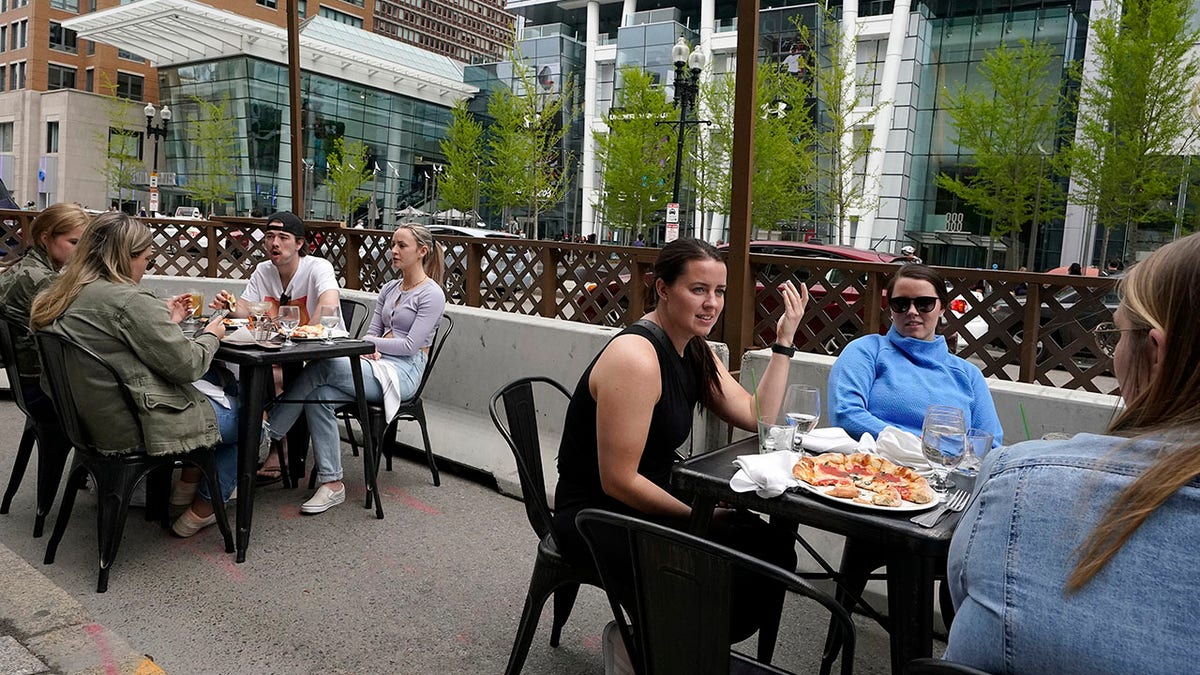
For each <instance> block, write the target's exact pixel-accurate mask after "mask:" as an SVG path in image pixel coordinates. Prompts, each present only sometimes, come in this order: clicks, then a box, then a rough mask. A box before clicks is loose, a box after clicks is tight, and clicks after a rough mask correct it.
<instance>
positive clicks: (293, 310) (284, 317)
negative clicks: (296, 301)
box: [279, 305, 300, 347]
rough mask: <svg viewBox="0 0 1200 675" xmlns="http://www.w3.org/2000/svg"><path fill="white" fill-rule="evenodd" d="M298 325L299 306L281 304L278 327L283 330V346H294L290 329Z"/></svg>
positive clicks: (294, 328) (292, 329)
mask: <svg viewBox="0 0 1200 675" xmlns="http://www.w3.org/2000/svg"><path fill="white" fill-rule="evenodd" d="M299 325H300V308H299V307H296V306H295V305H282V306H280V308H279V329H280V330H281V331H283V335H284V340H283V346H284V347H291V346H294V345H295V344H296V343H295V342H292V331H294V330H296V327H297V326H299Z"/></svg>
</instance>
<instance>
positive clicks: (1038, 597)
mask: <svg viewBox="0 0 1200 675" xmlns="http://www.w3.org/2000/svg"><path fill="white" fill-rule="evenodd" d="M1118 289H1119V291H1120V295H1121V302H1120V305H1119V306H1118V308H1117V311H1116V313H1115V314H1114V322H1115V325H1114V324H1101V325H1100V326H1097V328H1096V330H1095V331H1094V333H1095V335H1096V339H1097V341H1098V344H1099V346H1100V347H1101V349H1103V350H1104V351H1105V352H1107V353H1109V354H1111V355H1112V359H1113V372H1114V373H1115V374H1116V377H1117V382H1118V383H1120V386H1121V395H1122V397H1123V398H1124V400H1125V406H1124V408H1123V409H1121V410H1119V412H1118V413H1117V415H1116V417H1115V418H1114V419H1113V421H1112V423H1111V424H1109V428H1108V431H1107V432H1106V433H1104V434H1079V435H1076V436H1075V437H1074V438H1072V439H1070V440H1062V441H1030V442H1026V443H1020V444H1017V445H1013V446H1010V447H1007V448H998V449H996V450H993V451H992V452H990V453H988V456H987V457H986V458H984V461H983V465H982V467H981V468H980V471H979V481H978V483H977V484H976V486H975V496H974V500H973V502H972V504H971V506H970V508H969V509H968V510H967V511H966V513H965V514H964V515H963V518H962V521H961V522H960V523H959V525H958V529H957V530H956V531H955V534H954V539H953V541H952V542H951V546H950V557H949V569H948V572H949V573H948V578H949V582H950V592H951V594H952V596H953V598H954V604H955V605H956V607H957V609H958V613H957V616H956V617H955V619H954V624H953V626H952V628H951V631H950V639H949V648H948V649H947V650H946V658H947V659H950V660H953V661H960V662H964V663H968V664H970V665H973V666H975V667H977V668H982V669H983V670H986V671H988V672H991V673H1033V672H1039V673H1056V674H1057V675H1073V674H1075V673H1079V674H1083V673H1088V674H1093V673H1139V674H1142V675H1149V674H1151V673H1187V672H1196V657H1197V654H1200V650H1198V649H1197V646H1196V624H1197V622H1198V621H1200V609H1197V608H1200V586H1198V585H1197V583H1196V581H1197V575H1196V552H1197V551H1200V318H1197V314H1196V307H1198V306H1200V235H1191V236H1189V237H1185V238H1183V239H1180V240H1178V241H1176V242H1174V243H1171V244H1168V245H1166V246H1164V247H1162V248H1160V249H1158V250H1157V251H1155V252H1154V253H1153V254H1152V255H1151V256H1150V257H1149V258H1147V259H1146V260H1144V261H1143V262H1141V263H1139V264H1138V265H1136V266H1134V267H1133V269H1132V270H1131V271H1130V272H1129V274H1128V275H1127V276H1126V277H1125V278H1124V279H1122V280H1121V282H1120V286H1118Z"/></svg>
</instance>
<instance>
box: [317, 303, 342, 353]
mask: <svg viewBox="0 0 1200 675" xmlns="http://www.w3.org/2000/svg"><path fill="white" fill-rule="evenodd" d="M317 318H318V319H320V321H321V325H322V326H324V327H325V339H324V340H321V344H323V345H331V344H333V329H334V328H337V326H338V324H339V323H341V322H342V308H341V307H340V306H338V305H322V306H320V307H318V308H317Z"/></svg>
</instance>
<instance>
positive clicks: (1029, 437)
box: [1017, 403, 1033, 441]
mask: <svg viewBox="0 0 1200 675" xmlns="http://www.w3.org/2000/svg"><path fill="white" fill-rule="evenodd" d="M1017 405H1019V406H1020V407H1021V424H1024V425H1025V440H1027V441H1028V440H1029V439H1031V438H1033V434H1031V433H1029V420H1028V419H1026V418H1025V404H1024V403H1018V404H1017Z"/></svg>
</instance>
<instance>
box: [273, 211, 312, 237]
mask: <svg viewBox="0 0 1200 675" xmlns="http://www.w3.org/2000/svg"><path fill="white" fill-rule="evenodd" d="M264 229H266V230H267V231H270V230H282V231H284V232H287V233H288V234H290V235H292V236H294V237H296V238H298V239H303V238H305V230H304V221H303V220H300V216H297V215H296V214H294V213H292V212H291V211H278V212H276V213H272V214H271V215H269V216H267V226H266V228H264Z"/></svg>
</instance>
